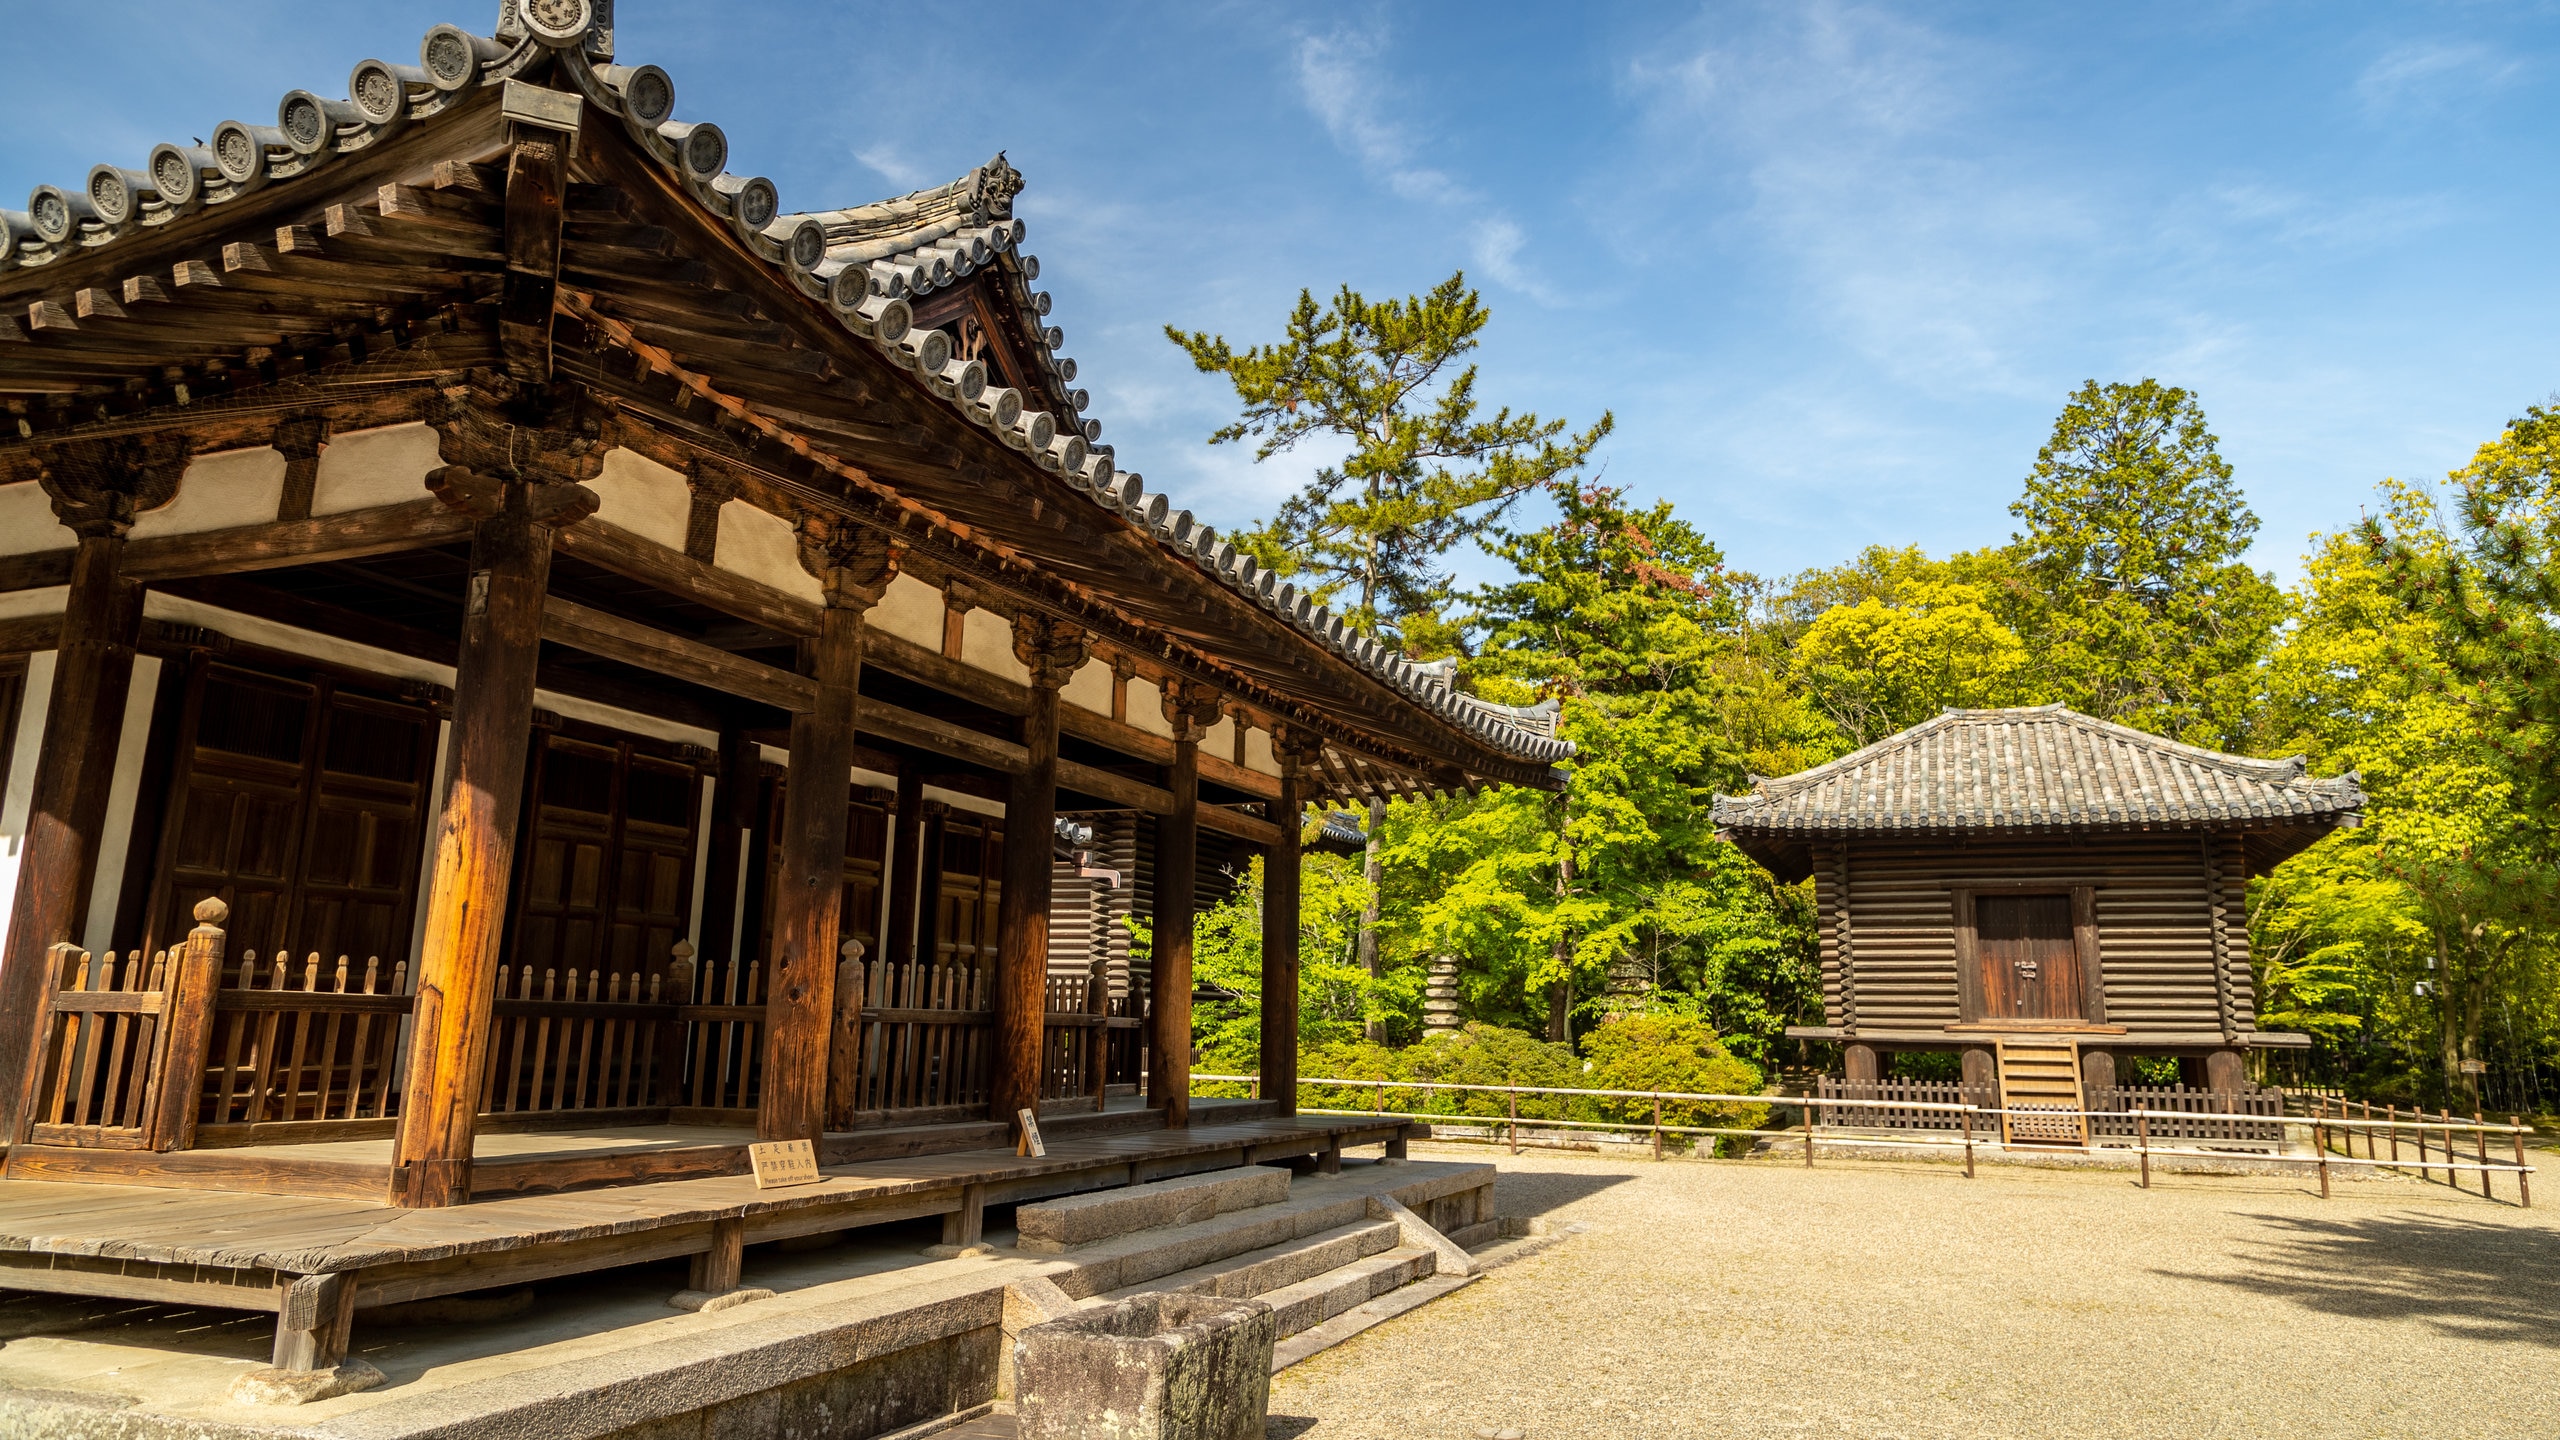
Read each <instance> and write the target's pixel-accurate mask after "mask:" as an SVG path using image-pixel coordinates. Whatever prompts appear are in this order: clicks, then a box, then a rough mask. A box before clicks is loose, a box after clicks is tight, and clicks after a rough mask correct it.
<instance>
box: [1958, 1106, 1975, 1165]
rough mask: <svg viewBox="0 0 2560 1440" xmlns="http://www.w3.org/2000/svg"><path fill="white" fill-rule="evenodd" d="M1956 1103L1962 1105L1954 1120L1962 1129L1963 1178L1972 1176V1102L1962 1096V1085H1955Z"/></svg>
mask: <svg viewBox="0 0 2560 1440" xmlns="http://www.w3.org/2000/svg"><path fill="white" fill-rule="evenodd" d="M1956 1103H1958V1104H1960V1105H1962V1106H1964V1108H1963V1109H1961V1110H1959V1111H1957V1112H1956V1121H1957V1123H1958V1124H1959V1125H1961V1126H1962V1127H1963V1129H1964V1178H1966V1179H1967V1180H1970V1179H1972V1178H1973V1104H1972V1102H1970V1101H1968V1100H1966V1099H1965V1098H1964V1087H1962V1086H1958V1087H1956Z"/></svg>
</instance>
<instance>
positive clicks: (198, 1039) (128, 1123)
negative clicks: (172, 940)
mask: <svg viewBox="0 0 2560 1440" xmlns="http://www.w3.org/2000/svg"><path fill="white" fill-rule="evenodd" d="M195 914H196V919H197V921H198V922H199V923H198V924H197V926H196V928H195V929H194V930H193V931H191V932H189V934H188V936H187V940H186V943H185V944H184V945H181V946H178V947H174V948H172V949H168V950H162V951H159V952H157V953H153V954H150V955H147V956H146V955H145V953H144V952H142V951H140V950H134V951H130V952H127V953H126V954H125V955H124V956H123V957H122V958H121V959H119V958H118V957H117V955H116V953H115V952H114V951H112V950H110V951H107V952H105V953H104V954H100V955H91V954H90V953H89V952H88V951H85V950H82V949H80V948H78V947H77V946H73V945H56V946H54V947H53V948H52V949H51V950H49V951H47V952H46V955H45V961H46V965H47V974H46V983H45V985H44V988H43V990H42V991H41V992H40V994H39V997H38V999H37V1002H36V1014H35V1015H34V1016H33V1017H32V1022H33V1025H34V1029H35V1036H36V1053H35V1088H34V1091H33V1093H32V1094H30V1095H29V1097H28V1103H27V1104H26V1105H25V1107H24V1108H23V1109H22V1110H21V1111H20V1112H19V1116H18V1125H17V1130H16V1133H15V1135H14V1137H13V1138H14V1139H15V1140H16V1141H17V1142H18V1143H20V1144H36V1145H69V1146H78V1147H87V1148H93V1149H119V1150H171V1149H179V1148H183V1147H185V1146H187V1145H189V1144H192V1143H194V1132H195V1118H196V1117H195V1108H194V1105H193V1103H192V1102H193V1100H194V1098H195V1097H194V1092H193V1091H192V1090H191V1089H189V1088H188V1087H187V1086H185V1085H184V1084H180V1085H175V1086H172V1085H170V1084H167V1083H166V1077H167V1076H168V1075H170V1074H171V1073H173V1066H174V1073H177V1074H180V1075H188V1074H193V1073H195V1072H196V1071H197V1070H199V1069H201V1067H202V1065H203V1053H204V1044H205V1041H206V1039H207V1038H208V1036H209V1033H210V1031H209V1025H208V1023H207V1022H208V1021H209V1020H210V1019H211V1011H212V1006H211V1005H210V1004H209V1003H208V1001H209V998H210V995H209V992H210V991H211V990H212V989H213V988H214V986H215V985H216V984H217V983H219V980H220V974H221V968H222V929H221V925H222V922H223V921H224V920H225V919H227V918H229V915H230V910H229V907H227V906H225V905H224V904H223V903H222V902H221V901H220V900H206V901H205V902H203V903H202V904H200V905H198V906H197V907H196V911H195ZM173 1057H174V1058H173Z"/></svg>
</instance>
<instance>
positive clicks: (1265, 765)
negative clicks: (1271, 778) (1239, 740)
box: [1244, 730, 1280, 775]
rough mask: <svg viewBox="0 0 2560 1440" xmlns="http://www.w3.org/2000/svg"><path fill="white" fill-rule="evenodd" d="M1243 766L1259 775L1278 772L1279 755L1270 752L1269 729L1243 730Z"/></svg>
mask: <svg viewBox="0 0 2560 1440" xmlns="http://www.w3.org/2000/svg"><path fill="white" fill-rule="evenodd" d="M1244 768H1246V769H1247V770H1251V771H1253V772H1255V773H1256V774H1261V775H1277V774H1279V773H1280V757H1279V756H1278V755H1276V754H1274V753H1273V752H1272V749H1271V732H1270V731H1268V730H1247V731H1246V732H1244Z"/></svg>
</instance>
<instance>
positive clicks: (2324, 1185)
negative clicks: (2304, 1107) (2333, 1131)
mask: <svg viewBox="0 0 2560 1440" xmlns="http://www.w3.org/2000/svg"><path fill="white" fill-rule="evenodd" d="M2320 1109H2321V1115H2322V1120H2325V1119H2326V1118H2327V1114H2328V1109H2329V1107H2328V1105H2327V1103H2326V1102H2323V1103H2322V1105H2321V1107H2320ZM2322 1120H2314V1121H2312V1122H2311V1153H2312V1154H2314V1155H2317V1156H2319V1157H2320V1198H2321V1199H2323V1200H2326V1199H2328V1198H2329V1127H2328V1126H2327V1125H2326V1124H2323V1123H2322Z"/></svg>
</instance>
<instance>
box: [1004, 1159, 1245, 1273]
mask: <svg viewBox="0 0 2560 1440" xmlns="http://www.w3.org/2000/svg"><path fill="white" fill-rule="evenodd" d="M1288 1198H1289V1172H1288V1171H1286V1170H1281V1169H1278V1168H1275V1167H1272V1166H1265V1165H1242V1166H1237V1167H1235V1168H1233V1169H1227V1170H1210V1171H1204V1172H1202V1173H1200V1174H1197V1175H1181V1176H1176V1177H1175V1178H1173V1179H1170V1180H1157V1181H1154V1182H1152V1183H1149V1184H1145V1185H1123V1186H1119V1187H1117V1188H1114V1189H1110V1190H1094V1191H1088V1192H1087V1193H1085V1194H1082V1195H1069V1196H1066V1197H1064V1198H1062V1199H1057V1200H1043V1201H1041V1202H1039V1203H1037V1204H1033V1205H1024V1206H1022V1207H1020V1208H1019V1209H1017V1210H1016V1211H1015V1212H1014V1234H1015V1240H1014V1244H1015V1246H1016V1247H1017V1248H1019V1249H1022V1250H1026V1251H1029V1252H1031V1253H1032V1254H1035V1255H1060V1254H1064V1253H1066V1252H1067V1251H1070V1250H1074V1249H1078V1248H1080V1247H1082V1246H1087V1245H1093V1244H1097V1243H1099V1242H1101V1241H1105V1240H1112V1239H1117V1238H1118V1237H1120V1236H1123V1235H1129V1234H1134V1233H1136V1232H1138V1231H1141V1230H1161V1229H1168V1228H1172V1227H1175V1226H1181V1225H1196V1224H1199V1223H1200V1222H1202V1221H1206V1220H1211V1219H1215V1218H1216V1217H1218V1216H1221V1215H1230V1214H1234V1213H1235V1212H1237V1211H1240V1210H1252V1209H1255V1208H1258V1207H1260V1206H1265V1205H1276V1204H1278V1203H1280V1202H1282V1201H1284V1200H1287V1199H1288Z"/></svg>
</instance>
